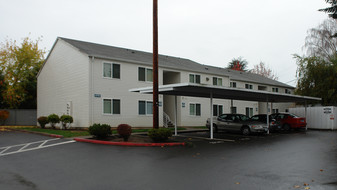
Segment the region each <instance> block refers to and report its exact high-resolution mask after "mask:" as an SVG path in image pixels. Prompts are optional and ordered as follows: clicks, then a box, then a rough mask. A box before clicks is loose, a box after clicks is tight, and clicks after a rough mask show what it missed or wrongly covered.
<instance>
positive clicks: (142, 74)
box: [138, 67, 153, 82]
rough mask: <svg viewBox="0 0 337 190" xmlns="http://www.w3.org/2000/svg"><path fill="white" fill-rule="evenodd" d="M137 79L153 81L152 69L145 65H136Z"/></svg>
mask: <svg viewBox="0 0 337 190" xmlns="http://www.w3.org/2000/svg"><path fill="white" fill-rule="evenodd" d="M138 81H144V82H153V70H152V69H150V68H145V67H138Z"/></svg>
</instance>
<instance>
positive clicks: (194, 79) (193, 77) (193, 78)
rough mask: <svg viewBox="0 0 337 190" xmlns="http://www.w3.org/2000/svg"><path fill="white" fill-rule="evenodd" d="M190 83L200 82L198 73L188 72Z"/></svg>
mask: <svg viewBox="0 0 337 190" xmlns="http://www.w3.org/2000/svg"><path fill="white" fill-rule="evenodd" d="M189 81H190V83H197V84H200V75H197V74H190V79H189Z"/></svg>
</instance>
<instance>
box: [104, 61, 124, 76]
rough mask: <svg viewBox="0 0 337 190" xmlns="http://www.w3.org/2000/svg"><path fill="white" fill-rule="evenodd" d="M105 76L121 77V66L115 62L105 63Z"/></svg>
mask: <svg viewBox="0 0 337 190" xmlns="http://www.w3.org/2000/svg"><path fill="white" fill-rule="evenodd" d="M103 77H104V78H115V79H120V78H121V66H120V65H119V64H115V63H104V64H103Z"/></svg>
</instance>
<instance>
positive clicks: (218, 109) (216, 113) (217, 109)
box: [213, 104, 223, 116]
mask: <svg viewBox="0 0 337 190" xmlns="http://www.w3.org/2000/svg"><path fill="white" fill-rule="evenodd" d="M221 114H223V105H216V104H213V116H219V115H221Z"/></svg>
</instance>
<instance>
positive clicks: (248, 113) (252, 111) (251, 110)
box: [246, 107, 254, 117]
mask: <svg viewBox="0 0 337 190" xmlns="http://www.w3.org/2000/svg"><path fill="white" fill-rule="evenodd" d="M253 115H254V109H253V108H249V107H246V116H248V117H252V116H253Z"/></svg>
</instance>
